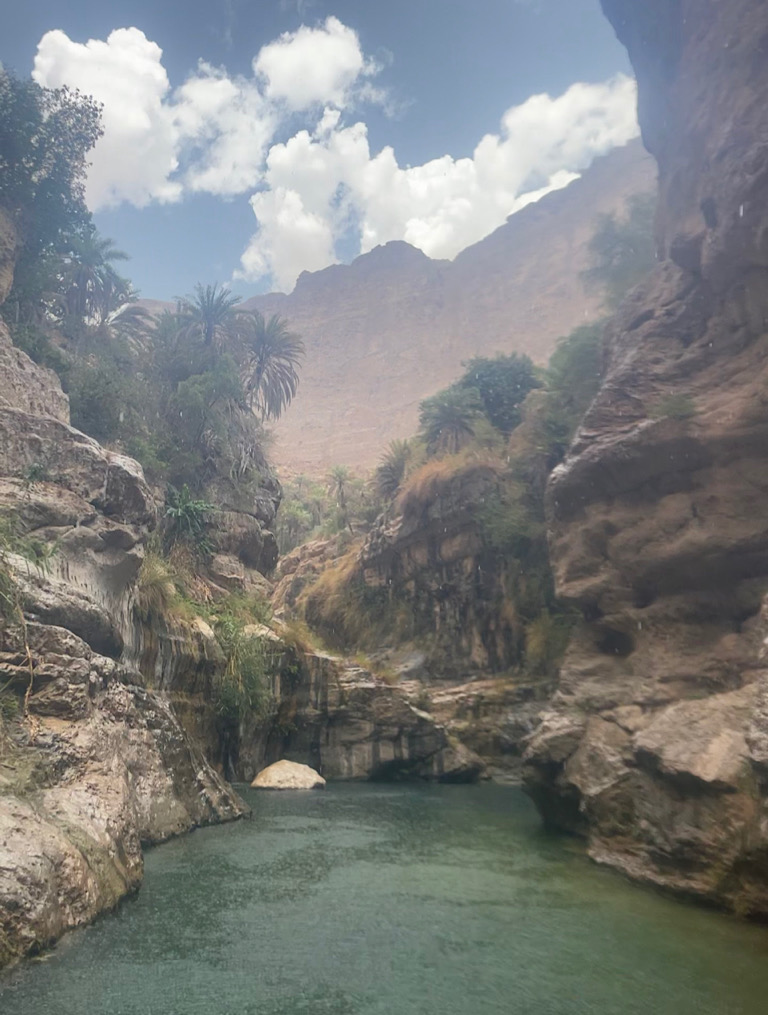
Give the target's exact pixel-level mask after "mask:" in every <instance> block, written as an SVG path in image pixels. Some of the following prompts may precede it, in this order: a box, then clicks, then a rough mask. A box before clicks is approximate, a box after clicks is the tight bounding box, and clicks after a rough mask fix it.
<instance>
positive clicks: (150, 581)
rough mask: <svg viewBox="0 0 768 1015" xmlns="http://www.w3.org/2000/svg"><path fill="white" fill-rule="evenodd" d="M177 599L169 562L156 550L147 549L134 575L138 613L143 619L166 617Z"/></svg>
mask: <svg viewBox="0 0 768 1015" xmlns="http://www.w3.org/2000/svg"><path fill="white" fill-rule="evenodd" d="M177 600H178V592H177V589H176V583H175V576H174V573H173V570H172V568H171V566H170V564H169V562H168V561H167V560H166V559H165V557H163V556H162V555H161V554H160V553H158V552H157V551H156V550H147V552H146V554H145V555H144V560H143V561H142V562H141V567H140V568H139V573H138V575H137V576H136V590H135V601H136V608H137V610H138V611H139V615H140V616H141V617H142V618H143V619H144V620H150V619H151V618H152V617H167V616H168V615H169V613H170V612H171V610H172V609H173V606H174V605H175V604H176V602H177Z"/></svg>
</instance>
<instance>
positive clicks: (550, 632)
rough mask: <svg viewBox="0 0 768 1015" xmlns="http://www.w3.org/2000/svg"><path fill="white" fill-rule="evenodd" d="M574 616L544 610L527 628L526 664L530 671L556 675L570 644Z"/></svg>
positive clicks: (538, 673)
mask: <svg viewBox="0 0 768 1015" xmlns="http://www.w3.org/2000/svg"><path fill="white" fill-rule="evenodd" d="M572 627H573V618H571V617H570V616H566V615H563V614H561V615H553V614H551V613H550V612H549V611H548V610H543V611H542V612H541V613H540V614H539V616H538V617H536V618H535V620H532V621H531V623H530V624H528V626H527V627H526V629H525V665H526V669H527V670H528V672H529V673H532V674H537V675H539V676H554V675H555V673H556V671H557V667H558V665H559V663H560V660H561V659H562V657H563V653H564V652H565V649H566V647H567V645H568V640H569V638H570V636H571V628H572Z"/></svg>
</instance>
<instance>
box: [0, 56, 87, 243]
mask: <svg viewBox="0 0 768 1015" xmlns="http://www.w3.org/2000/svg"><path fill="white" fill-rule="evenodd" d="M101 134H102V126H101V107H100V106H99V105H98V103H96V102H95V101H94V100H93V99H92V98H90V97H87V96H84V95H81V94H80V92H78V91H71V90H70V89H68V88H66V87H64V88H56V89H50V88H41V87H40V86H39V85H37V84H36V83H35V82H34V81H30V80H25V81H22V80H20V79H19V78H17V77H15V76H14V75H12V74H10V73H8V71H5V70H2V69H0V206H2V207H3V208H5V209H6V211H8V212H9V213H10V214H11V216H12V217H13V219H14V221H15V223H16V226H17V227H18V229H19V231H20V234H21V238H22V242H23V244H24V245H25V246H26V247H27V248H28V249H30V250H32V251H34V252H39V251H41V250H43V249H45V248H46V247H48V246H49V245H54V246H55V245H56V244H57V243H58V241H59V240H60V238H61V237H62V235H68V234H70V233H71V232H72V231H73V230H76V229H77V228H79V227H83V226H87V225H88V224H89V222H90V215H89V213H88V210H87V208H86V206H85V200H84V195H85V179H86V173H87V169H88V162H87V155H88V152H89V151H90V150H91V148H93V146H94V145H95V144H96V142H97V140H98V139H99V137H101Z"/></svg>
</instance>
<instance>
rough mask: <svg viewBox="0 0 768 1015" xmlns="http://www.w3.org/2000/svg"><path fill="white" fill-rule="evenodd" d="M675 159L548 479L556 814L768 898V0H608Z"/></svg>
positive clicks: (652, 138) (654, 134)
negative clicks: (555, 630)
mask: <svg viewBox="0 0 768 1015" xmlns="http://www.w3.org/2000/svg"><path fill="white" fill-rule="evenodd" d="M603 6H604V9H605V11H606V13H607V14H608V16H609V18H610V19H611V20H612V22H613V24H614V25H615V27H616V30H617V33H618V34H619V37H620V38H621V39H622V41H624V42H625V43H626V45H627V47H628V49H629V53H630V57H631V58H632V61H633V64H634V66H635V68H636V71H637V77H638V85H639V100H640V101H639V108H640V118H641V125H642V129H643V137H644V140H645V143H646V145H647V147H648V148H649V150H650V151H651V152H652V153H653V154H654V155H655V156H656V158H657V161H658V164H659V173H660V194H661V197H660V204H659V211H658V241H659V250H660V257H661V260H662V263H661V264H660V265H659V268H658V269H657V271H656V273H655V274H654V275H653V276H652V277H651V279H650V280H649V282H648V283H647V284H645V285H643V286H642V287H641V288H639V289H638V290H636V291H635V292H634V293H633V294H632V295H631V296H630V298H629V299H628V300H627V301H626V302H625V304H624V306H623V307H622V309H621V311H620V313H619V314H618V316H617V317H616V319H615V321H614V322H613V324H612V326H611V327H610V328H609V331H608V334H607V344H606V358H607V371H606V377H605V381H604V384H603V386H602V389H601V391H600V393H599V394H598V396H597V398H596V400H595V402H594V404H593V405H592V407H591V408H590V410H589V411H588V413H587V415H586V418H585V419H584V422H583V424H582V426H581V428H580V430H579V432H578V434H577V436H576V439H575V442H574V444H573V446H572V448H571V450H570V452H569V455H568V457H567V459H566V461H565V462H564V463H563V464H562V465H561V466H560V467H558V468H557V469H556V470H555V472H554V473H553V475H552V477H551V481H550V484H549V489H548V495H547V500H548V521H549V526H550V547H551V557H552V565H553V569H554V573H555V579H556V585H557V590H558V593H559V595H560V596H561V597H562V598H563V599H564V600H566V601H568V602H570V603H572V604H573V605H574V606H576V607H578V608H579V609H580V610H581V613H582V616H583V622H582V624H581V626H580V628H579V630H578V631H577V633H576V635H575V637H574V638H573V641H572V643H571V646H570V648H569V650H568V652H567V655H566V658H565V661H564V664H563V667H562V672H561V677H560V686H559V690H558V692H557V694H556V696H555V698H554V699H553V701H552V704H551V706H550V707H549V708H548V709H547V711H546V712H545V714H544V716H543V721H542V724H541V726H540V727H539V729H538V731H537V732H536V733H535V735H534V736H533V738H532V740H531V742H530V745H529V749H528V755H527V781H528V785H529V788H530V790H531V793H532V794H533V796H534V798H535V800H536V801H537V803H538V804H539V806H540V807H541V810H542V812H543V814H544V815H545V816H546V817H547V818H548V819H549V820H550V821H551V822H552V823H553V824H556V825H558V826H560V827H566V828H569V829H571V830H574V831H578V832H580V833H582V834H584V835H586V836H587V838H588V842H589V850H590V853H591V855H592V856H593V857H595V858H596V859H598V860H601V861H604V862H606V863H609V864H612V865H613V866H616V867H619V868H620V869H622V870H624V871H626V872H627V873H628V874H630V875H631V876H632V877H635V878H638V879H642V880H645V881H648V882H651V883H654V884H657V885H660V886H663V887H666V888H671V889H674V890H677V891H680V892H684V893H687V894H690V895H693V896H697V897H701V898H705V899H707V900H709V901H711V902H714V903H716V904H718V905H723V906H727V907H731V908H734V909H736V910H738V911H740V912H744V913H750V914H754V915H760V916H765V915H766V914H768V876H767V875H766V871H768V785H767V784H766V774H767V773H768V769H767V768H766V757H767V756H766V744H768V709H767V708H766V700H768V699H767V698H766V695H768V666H767V665H766V659H765V651H766V650H765V637H766V633H768V624H767V623H766V621H767V619H768V618H767V617H766V612H765V605H764V601H763V597H764V593H765V591H766V588H768V522H767V521H766V512H765V504H766V502H767V501H768V461H766V456H767V454H768V400H766V395H765V392H766V390H768V324H767V323H766V322H768V241H767V239H766V238H767V237H768V211H767V210H766V209H768V148H766V144H765V138H766V136H768V106H766V104H765V101H764V100H765V95H766V94H767V93H768V8H766V6H765V4H764V3H762V2H759V0H729V2H727V3H700V2H698V0H675V2H669V0H664V2H662V0H656V2H650V3H644V4H637V3H634V2H630V0H603Z"/></svg>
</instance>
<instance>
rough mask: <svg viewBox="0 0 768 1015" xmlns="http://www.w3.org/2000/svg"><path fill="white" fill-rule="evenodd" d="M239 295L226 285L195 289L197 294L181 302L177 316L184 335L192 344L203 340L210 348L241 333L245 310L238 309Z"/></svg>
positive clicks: (216, 284) (201, 286)
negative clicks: (235, 294)
mask: <svg viewBox="0 0 768 1015" xmlns="http://www.w3.org/2000/svg"><path fill="white" fill-rule="evenodd" d="M239 302H240V297H239V296H233V295H232V293H231V292H230V290H229V289H227V288H226V287H225V286H219V285H218V283H216V282H214V284H213V285H206V286H204V285H202V284H201V283H200V282H198V283H197V285H196V286H195V290H194V294H193V295H191V296H184V297H182V298H180V299H179V300H177V307H176V313H177V316H178V318H179V322H180V326H181V330H180V334H181V335H182V336H183V337H184V338H186V339H187V340H191V341H200V342H202V344H203V345H204V346H206V347H207V348H212V347H213V346H215V345H219V344H220V343H221V341H222V339H224V338H226V337H232V336H235V335H237V334H238V333H239V329H240V325H241V323H242V318H243V314H242V311H239V310H238V309H237V305H238V303H239Z"/></svg>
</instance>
